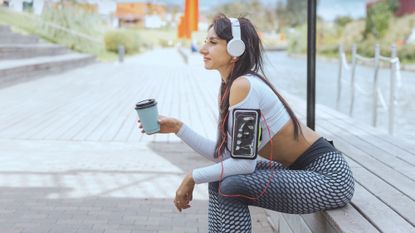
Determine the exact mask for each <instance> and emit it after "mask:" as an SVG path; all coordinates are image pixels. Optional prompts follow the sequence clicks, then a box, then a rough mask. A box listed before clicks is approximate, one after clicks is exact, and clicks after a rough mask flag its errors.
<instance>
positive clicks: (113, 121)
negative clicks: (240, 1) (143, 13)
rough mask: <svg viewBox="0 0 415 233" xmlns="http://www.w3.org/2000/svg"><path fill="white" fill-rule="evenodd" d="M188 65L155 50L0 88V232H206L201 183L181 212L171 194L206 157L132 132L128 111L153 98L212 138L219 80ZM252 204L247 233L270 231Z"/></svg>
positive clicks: (164, 138)
mask: <svg viewBox="0 0 415 233" xmlns="http://www.w3.org/2000/svg"><path fill="white" fill-rule="evenodd" d="M162 60H163V62H162ZM157 62H158V64H157ZM189 62H190V64H188V65H186V64H184V63H183V61H182V58H181V57H180V55H179V54H178V53H177V51H176V50H174V49H167V50H155V51H152V52H149V53H145V54H143V55H140V56H137V57H132V58H128V59H127V60H126V61H125V63H122V64H118V63H114V64H94V65H91V66H88V67H86V68H81V69H78V70H74V71H71V72H68V73H64V74H61V75H54V76H49V77H45V78H43V79H38V80H36V81H32V82H27V83H22V84H19V85H15V86H12V87H9V88H4V89H0V109H2V111H0V206H1V208H0V232H7V233H14V232H19V233H23V232H36V233H42V232H48V233H52V232H59V233H65V232H89V233H90V232H92V233H94V232H100V233H109V232H117V233H123V232H128V233H133V232H134V233H136V232H140V233H141V232H143V233H145V232H158V233H162V232H166V233H167V232H169V233H174V232H180V233H185V232H189V233H191V232H207V198H208V197H207V186H206V185H198V186H197V188H196V189H195V193H194V201H193V202H192V208H190V209H188V210H185V211H184V212H182V213H178V212H177V211H176V210H175V208H174V206H173V203H172V200H173V197H174V194H175V191H176V188H177V186H178V185H179V184H180V182H181V179H182V177H183V176H184V175H185V173H186V172H188V171H190V170H191V169H192V168H194V167H199V166H203V165H205V164H207V163H208V162H207V161H206V160H204V159H203V158H202V157H201V156H198V155H197V154H196V153H195V152H193V151H192V150H191V149H190V148H189V147H187V146H186V145H185V144H183V143H182V142H180V140H179V139H178V138H177V137H176V136H175V135H154V136H147V135H142V134H141V133H139V131H138V129H137V126H136V120H137V116H136V113H135V111H134V109H133V108H134V104H135V102H136V101H138V100H141V99H145V98H156V99H157V100H158V103H159V112H160V114H164V115H169V116H173V117H177V118H180V119H182V120H183V121H184V122H186V123H187V124H189V125H190V126H191V127H192V128H194V129H195V130H197V131H199V132H200V133H201V134H202V135H204V136H206V137H209V138H212V139H214V137H215V133H216V132H215V131H214V130H212V129H215V128H216V123H215V122H216V121H217V109H216V102H215V99H216V96H217V87H218V85H219V82H220V79H219V76H218V74H217V73H216V72H208V71H205V70H204V69H203V67H202V63H201V60H200V59H199V58H198V57H197V56H191V57H190V60H189ZM251 210H252V215H253V232H261V233H262V232H264V233H268V232H273V231H272V228H271V226H270V225H269V224H268V221H267V216H266V213H265V211H264V210H262V209H259V208H252V209H251Z"/></svg>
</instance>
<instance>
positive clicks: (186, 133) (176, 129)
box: [138, 115, 217, 162]
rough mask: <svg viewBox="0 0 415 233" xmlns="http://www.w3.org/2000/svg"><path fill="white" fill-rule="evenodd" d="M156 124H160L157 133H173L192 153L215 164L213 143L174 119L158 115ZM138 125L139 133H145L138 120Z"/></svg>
mask: <svg viewBox="0 0 415 233" xmlns="http://www.w3.org/2000/svg"><path fill="white" fill-rule="evenodd" d="M158 122H159V124H160V131H159V132H158V133H175V134H176V135H177V136H178V137H179V138H180V139H182V140H183V141H184V142H185V143H186V144H187V145H188V146H190V147H191V148H192V149H193V150H194V151H196V152H197V153H199V154H201V155H203V156H204V157H205V158H207V159H209V160H210V161H213V162H217V159H215V158H214V156H213V155H214V154H215V148H216V143H215V142H214V141H212V140H209V139H207V138H205V137H202V136H201V135H199V134H198V133H196V132H195V131H193V130H192V129H191V128H189V127H188V126H187V125H186V124H184V123H183V122H181V121H180V120H178V119H176V118H173V117H166V116H162V115H159V117H158ZM138 124H139V128H140V129H141V132H142V133H145V132H144V129H143V126H142V124H141V121H140V120H138Z"/></svg>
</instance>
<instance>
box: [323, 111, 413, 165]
mask: <svg viewBox="0 0 415 233" xmlns="http://www.w3.org/2000/svg"><path fill="white" fill-rule="evenodd" d="M317 111H318V112H321V113H322V115H323V116H324V117H325V115H326V114H330V115H332V116H334V114H335V113H334V112H332V111H331V110H329V109H328V108H327V107H325V106H321V105H319V106H318V108H317ZM334 118H335V119H332V120H330V122H332V123H334V124H335V125H337V126H339V127H342V128H343V129H347V130H349V131H350V130H351V129H353V135H355V136H356V137H358V138H360V139H361V140H362V141H366V142H368V143H370V144H373V145H374V146H377V147H380V148H382V149H384V150H385V151H387V152H389V153H390V154H393V155H394V156H395V157H399V158H400V159H401V160H404V161H405V162H407V163H410V164H412V165H414V164H415V150H411V149H410V148H405V147H404V146H402V145H400V146H397V145H395V143H396V142H394V141H396V138H393V139H392V138H391V137H390V136H389V140H388V139H387V138H388V135H385V134H383V133H382V132H381V131H380V130H376V129H373V128H371V127H370V126H368V125H361V124H359V123H358V122H356V121H354V120H352V119H350V118H349V119H346V117H345V116H342V117H334ZM358 124H359V125H358ZM396 144H398V143H396Z"/></svg>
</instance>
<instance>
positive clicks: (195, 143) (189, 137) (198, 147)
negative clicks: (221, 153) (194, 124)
mask: <svg viewBox="0 0 415 233" xmlns="http://www.w3.org/2000/svg"><path fill="white" fill-rule="evenodd" d="M176 135H177V136H178V137H179V138H180V139H182V141H183V142H184V143H186V144H187V145H188V146H190V147H191V148H192V149H193V150H194V151H196V152H197V153H199V154H201V155H203V157H205V158H207V159H209V160H210V161H213V162H217V159H215V158H214V154H215V148H216V143H215V142H214V141H212V140H209V139H207V138H205V137H203V136H201V135H200V134H198V133H196V132H195V131H193V130H192V129H191V128H190V127H188V126H187V125H186V124H184V123H182V124H181V127H180V129H179V130H178V132H177V133H176Z"/></svg>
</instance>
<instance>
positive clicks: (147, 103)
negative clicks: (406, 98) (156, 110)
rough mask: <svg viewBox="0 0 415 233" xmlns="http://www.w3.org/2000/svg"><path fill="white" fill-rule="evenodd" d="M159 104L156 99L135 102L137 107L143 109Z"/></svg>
mask: <svg viewBox="0 0 415 233" xmlns="http://www.w3.org/2000/svg"><path fill="white" fill-rule="evenodd" d="M154 105H157V101H156V100H155V99H145V100H142V101H140V102H138V103H136V104H135V109H143V108H148V107H152V106H154Z"/></svg>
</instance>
